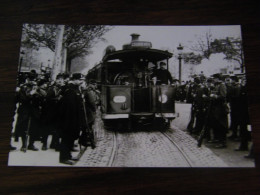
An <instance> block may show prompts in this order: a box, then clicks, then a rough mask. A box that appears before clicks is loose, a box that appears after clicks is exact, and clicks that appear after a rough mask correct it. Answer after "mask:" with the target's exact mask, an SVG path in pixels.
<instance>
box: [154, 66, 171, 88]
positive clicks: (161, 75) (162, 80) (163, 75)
mask: <svg viewBox="0 0 260 195" xmlns="http://www.w3.org/2000/svg"><path fill="white" fill-rule="evenodd" d="M159 66H160V68H159V69H157V70H156V71H155V72H154V74H152V75H151V77H156V78H157V80H158V83H157V84H161V85H168V84H169V83H170V84H172V83H173V78H172V76H171V73H170V72H169V71H168V70H167V69H166V63H165V62H160V64H159Z"/></svg>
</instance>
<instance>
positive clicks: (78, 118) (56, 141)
mask: <svg viewBox="0 0 260 195" xmlns="http://www.w3.org/2000/svg"><path fill="white" fill-rule="evenodd" d="M18 80H19V85H18V87H17V89H16V105H17V109H16V113H17V121H16V125H15V128H14V132H13V134H14V137H15V141H19V138H20V139H21V143H22V146H21V148H20V150H21V151H23V152H26V151H27V150H33V151H38V150H39V148H36V147H35V145H34V143H35V141H41V142H42V148H41V149H42V150H47V149H48V148H51V149H55V150H56V151H58V152H59V162H60V163H64V164H69V165H72V164H74V163H75V162H76V161H77V160H78V159H77V158H75V157H72V155H71V152H72V151H74V150H75V144H76V143H77V144H79V145H80V147H81V146H84V147H88V146H90V147H92V148H95V138H94V133H93V129H92V126H93V123H94V118H95V112H96V109H97V107H98V105H99V94H98V93H99V91H98V90H97V86H96V84H95V83H94V82H86V80H85V77H84V76H83V75H81V74H80V73H75V74H72V76H69V75H67V74H58V75H57V77H56V80H55V81H51V80H50V78H49V77H48V75H38V74H36V72H35V71H31V72H29V73H27V74H26V75H24V74H23V75H20V77H19V79H18ZM50 135H52V136H51V138H52V139H51V143H50V145H49V146H48V142H47V140H48V137H49V136H50ZM76 141H77V142H76Z"/></svg>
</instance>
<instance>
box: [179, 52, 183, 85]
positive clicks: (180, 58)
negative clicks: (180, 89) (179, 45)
mask: <svg viewBox="0 0 260 195" xmlns="http://www.w3.org/2000/svg"><path fill="white" fill-rule="evenodd" d="M178 59H179V82H180V85H181V60H182V57H181V55H179V57H178Z"/></svg>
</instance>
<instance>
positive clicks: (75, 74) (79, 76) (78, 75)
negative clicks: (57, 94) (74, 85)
mask: <svg viewBox="0 0 260 195" xmlns="http://www.w3.org/2000/svg"><path fill="white" fill-rule="evenodd" d="M81 78H82V74H81V73H74V74H72V77H71V79H72V80H79V79H81Z"/></svg>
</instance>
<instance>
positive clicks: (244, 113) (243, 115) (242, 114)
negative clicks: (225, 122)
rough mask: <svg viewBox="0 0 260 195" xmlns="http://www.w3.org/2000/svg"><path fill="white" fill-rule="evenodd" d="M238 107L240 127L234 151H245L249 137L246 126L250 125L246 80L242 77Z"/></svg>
mask: <svg viewBox="0 0 260 195" xmlns="http://www.w3.org/2000/svg"><path fill="white" fill-rule="evenodd" d="M238 102H239V107H238V113H239V116H238V125H239V128H240V137H241V141H240V145H239V148H237V149H236V150H235V151H247V150H248V142H249V140H250V138H251V134H250V131H248V130H249V129H248V127H249V125H250V120H249V112H248V102H247V90H246V80H245V79H242V81H241V89H240V95H239V101H238Z"/></svg>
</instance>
